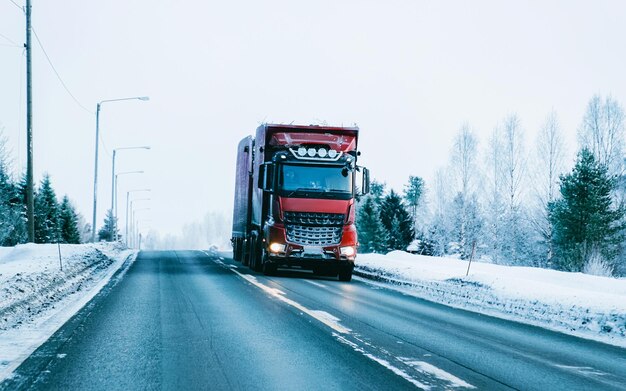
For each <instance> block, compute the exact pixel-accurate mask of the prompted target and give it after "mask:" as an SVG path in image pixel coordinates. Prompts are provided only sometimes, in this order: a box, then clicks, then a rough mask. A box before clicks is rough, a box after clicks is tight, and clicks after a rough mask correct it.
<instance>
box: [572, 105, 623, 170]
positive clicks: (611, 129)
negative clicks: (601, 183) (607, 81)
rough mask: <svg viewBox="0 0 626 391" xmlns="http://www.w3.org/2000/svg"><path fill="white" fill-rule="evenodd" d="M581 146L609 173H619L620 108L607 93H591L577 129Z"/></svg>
mask: <svg viewBox="0 0 626 391" xmlns="http://www.w3.org/2000/svg"><path fill="white" fill-rule="evenodd" d="M578 137H579V140H580V144H581V147H583V148H587V149H589V150H590V151H591V152H592V153H593V155H594V156H595V157H596V160H597V161H598V162H599V163H600V164H604V165H605V166H606V167H607V170H608V173H609V175H620V174H621V173H622V171H623V166H624V162H623V159H624V109H623V108H622V106H621V105H620V104H619V102H618V101H617V100H615V99H613V98H612V97H610V96H607V97H606V98H602V97H601V96H600V95H594V96H593V97H592V98H591V100H589V103H588V104H587V111H586V112H585V115H584V117H583V121H582V124H581V126H580V129H579V130H578Z"/></svg>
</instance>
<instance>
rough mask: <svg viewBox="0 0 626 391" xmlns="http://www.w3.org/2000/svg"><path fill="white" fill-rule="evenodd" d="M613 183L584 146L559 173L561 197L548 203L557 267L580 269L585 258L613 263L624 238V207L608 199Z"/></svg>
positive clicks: (612, 264)
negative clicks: (567, 170)
mask: <svg viewBox="0 0 626 391" xmlns="http://www.w3.org/2000/svg"><path fill="white" fill-rule="evenodd" d="M615 186H616V181H615V177H614V176H611V175H610V174H609V171H608V168H607V167H606V166H605V165H604V164H602V163H600V162H598V161H597V160H596V158H595V156H594V154H593V153H592V152H591V151H590V150H589V149H587V148H583V149H582V150H581V151H580V153H579V154H578V160H577V161H576V165H575V167H574V169H573V170H572V172H571V173H570V174H567V175H564V176H562V177H561V188H560V193H561V198H560V199H558V200H556V201H553V202H552V203H551V204H550V211H551V214H550V218H551V221H552V224H553V225H554V245H555V250H556V251H555V253H556V254H555V255H556V257H555V265H556V266H557V267H558V268H559V269H563V270H569V271H581V270H583V268H584V267H585V265H586V264H587V263H589V262H593V263H605V264H607V265H609V266H611V267H612V266H614V263H613V262H614V260H615V259H616V256H617V253H618V251H619V244H620V242H622V241H623V240H624V237H623V233H622V232H623V228H624V227H623V223H622V219H623V217H624V210H623V209H622V208H621V207H614V206H613V202H612V196H611V193H612V192H613V191H614V189H615ZM599 257H600V261H602V262H599V261H598V259H599Z"/></svg>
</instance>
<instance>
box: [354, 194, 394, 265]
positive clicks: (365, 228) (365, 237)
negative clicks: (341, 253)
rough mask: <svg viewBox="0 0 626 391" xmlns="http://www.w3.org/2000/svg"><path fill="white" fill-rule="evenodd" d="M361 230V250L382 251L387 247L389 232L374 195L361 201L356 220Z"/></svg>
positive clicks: (366, 251) (367, 251)
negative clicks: (382, 220)
mask: <svg viewBox="0 0 626 391" xmlns="http://www.w3.org/2000/svg"><path fill="white" fill-rule="evenodd" d="M356 224H357V230H358V232H359V244H360V248H359V251H360V252H363V253H369V252H375V253H381V252H384V251H385V250H386V249H387V240H388V237H389V234H388V233H387V231H386V230H385V227H383V224H382V222H381V221H380V213H379V210H378V206H377V205H376V201H375V200H374V197H372V196H371V195H367V196H365V197H364V199H363V200H362V202H361V206H360V207H359V214H358V216H357V220H356Z"/></svg>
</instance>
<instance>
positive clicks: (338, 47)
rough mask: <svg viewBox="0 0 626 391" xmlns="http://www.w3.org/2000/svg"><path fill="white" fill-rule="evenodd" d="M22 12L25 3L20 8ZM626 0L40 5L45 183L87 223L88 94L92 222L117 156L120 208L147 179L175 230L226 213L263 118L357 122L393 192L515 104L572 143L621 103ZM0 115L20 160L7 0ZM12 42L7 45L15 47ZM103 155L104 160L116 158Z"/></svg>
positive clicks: (40, 156)
mask: <svg viewBox="0 0 626 391" xmlns="http://www.w3.org/2000/svg"><path fill="white" fill-rule="evenodd" d="M15 2H16V3H17V4H19V5H23V4H24V0H15ZM625 15H626V2H624V1H569V0H568V1H534V2H528V1H524V2H516V4H513V2H503V1H471V2H470V1H458V2H457V1H454V2H451V1H429V2H426V1H417V0H406V1H364V0H354V1H348V0H346V1H339V0H333V1H321V0H316V1H309V2H301V1H247V2H246V1H220V2H213V1H193V2H190V1H181V0H176V1H174V0H168V1H162V0H150V1H148V0H125V1H121V0H108V1H99V2H91V1H84V0H82V1H79V0H64V1H51V0H47V1H40V0H34V1H33V26H34V29H35V31H36V33H37V34H38V36H39V38H40V39H41V41H42V43H43V45H44V48H45V49H46V51H47V53H48V55H49V56H50V58H51V60H52V62H53V63H54V65H55V67H56V69H57V71H58V72H59V74H60V75H61V78H62V79H63V80H64V82H65V84H66V85H67V87H68V88H69V90H70V91H71V92H72V94H74V96H75V97H76V98H77V99H78V100H79V101H80V103H81V104H82V105H84V106H86V107H87V109H89V110H90V111H92V113H89V112H87V111H85V110H84V109H82V108H81V107H79V105H78V104H77V103H75V102H74V100H73V99H72V98H71V97H70V96H69V95H68V93H67V92H66V91H65V90H64V89H63V87H62V86H61V84H60V83H59V81H58V80H57V78H56V76H55V75H54V73H53V71H52V69H51V67H50V66H49V65H48V63H47V62H46V60H45V57H44V55H43V52H42V50H41V49H40V48H39V47H38V46H37V45H36V44H35V48H34V52H33V58H34V59H33V71H34V76H33V91H34V103H33V109H34V143H35V144H34V145H35V175H36V179H37V180H39V179H40V178H41V175H42V173H43V172H44V171H47V172H48V173H50V175H51V176H52V181H53V185H54V187H55V188H56V189H57V191H58V193H60V194H65V193H67V194H68V195H69V196H70V197H71V198H72V199H73V200H74V202H75V204H76V206H77V207H78V209H79V210H80V212H81V213H82V214H83V215H85V217H86V218H87V220H88V221H89V222H91V213H92V191H93V163H94V162H93V156H94V134H95V116H94V114H93V112H95V107H96V103H97V102H98V101H101V100H104V99H113V98H123V97H129V96H138V95H149V96H150V101H149V102H141V101H128V102H115V103H105V104H104V105H103V107H102V112H101V132H102V141H103V144H102V145H103V147H104V148H103V149H101V151H103V150H104V152H103V153H102V154H101V160H100V179H101V180H100V182H99V189H100V192H99V211H98V225H100V224H101V223H102V218H103V216H104V211H105V209H107V208H108V207H109V205H110V202H111V195H110V192H111V184H110V183H111V158H110V151H111V149H112V148H114V147H123V146H135V145H150V146H151V147H152V150H150V151H120V152H119V154H118V159H117V163H118V171H131V170H145V171H146V174H144V175H138V176H130V175H129V176H126V177H120V201H121V202H120V209H123V206H124V205H125V192H126V191H127V190H129V189H134V188H143V187H150V188H151V189H152V190H153V191H152V195H151V198H152V201H150V202H149V203H146V205H149V206H150V208H151V210H150V211H146V212H145V213H143V215H144V216H145V218H146V219H149V220H151V221H150V222H146V223H145V225H148V224H149V225H150V227H151V228H153V229H157V230H159V231H160V232H161V233H176V232H179V230H180V228H181V226H182V225H183V224H184V223H185V222H189V221H192V220H194V219H198V218H200V217H202V216H203V215H204V214H205V213H206V212H207V211H209V210H213V211H225V212H227V213H228V214H230V213H231V210H232V194H233V189H232V188H233V184H234V177H233V174H234V163H235V150H236V145H237V142H238V140H239V139H241V138H242V137H244V136H245V135H248V134H251V133H252V132H253V131H254V130H255V128H256V127H257V126H258V124H259V123H261V122H286V123H290V122H292V121H294V122H295V123H302V124H309V123H320V122H321V121H326V122H327V123H329V124H336V125H341V124H343V125H352V124H354V123H356V124H357V125H358V126H359V127H360V128H361V139H360V147H361V151H362V153H363V155H362V160H361V163H362V164H364V165H367V166H368V167H369V168H370V169H371V171H372V174H373V176H374V177H376V178H377V179H379V180H382V181H386V182H387V183H388V184H389V185H390V186H391V187H393V188H395V189H397V190H401V189H402V185H403V184H404V183H405V182H406V180H407V178H408V176H409V175H419V176H423V177H424V178H426V179H427V181H428V180H430V179H431V178H432V177H433V173H434V171H435V170H436V169H437V168H438V167H440V166H443V165H444V164H446V162H447V160H448V151H449V149H450V146H451V143H452V139H453V137H454V134H455V133H456V131H457V130H458V129H459V127H460V126H461V124H462V123H464V122H468V123H469V124H470V125H471V126H472V127H473V128H474V129H475V130H476V132H477V133H478V136H479V138H480V141H481V142H482V143H483V144H484V142H485V140H487V137H488V134H489V133H490V132H491V131H492V129H493V127H494V126H495V125H496V124H497V122H498V121H499V120H501V119H502V118H503V117H504V116H506V115H508V114H511V113H517V114H518V115H519V117H520V118H521V120H522V125H523V127H524V129H525V131H526V140H527V142H528V144H529V148H530V145H532V141H533V139H534V135H535V133H536V131H537V129H538V128H539V126H540V125H541V123H542V121H543V119H544V118H545V116H546V115H547V114H548V112H549V111H550V110H552V109H554V110H556V111H557V112H558V115H559V117H560V120H561V124H562V125H563V128H564V130H565V132H566V134H567V139H568V142H569V143H570V148H571V149H572V150H573V149H575V142H576V129H577V127H578V125H579V123H580V121H581V118H582V115H583V113H584V110H585V106H586V104H587V102H588V100H589V98H590V97H591V96H592V95H593V94H595V93H600V94H603V95H607V94H611V95H612V96H613V97H614V98H616V99H617V100H618V101H620V102H621V103H622V105H624V104H625V103H626V51H625V50H624V37H626V23H624V16H625ZM0 34H1V35H2V36H4V37H2V36H0V123H1V124H2V126H4V133H5V136H6V137H8V138H9V144H10V147H11V149H12V150H13V154H14V156H15V158H16V160H17V163H16V166H17V168H19V167H24V165H25V164H24V163H23V162H24V160H25V142H24V140H25V104H24V101H25V89H24V85H25V83H24V77H25V71H24V68H25V57H24V56H23V50H22V49H21V48H18V47H12V46H11V45H12V42H14V43H17V44H22V43H23V42H24V15H23V13H22V12H21V10H20V9H19V8H18V7H16V6H15V5H14V4H13V3H12V2H11V1H10V0H0ZM6 38H8V39H6ZM106 151H108V153H107V152H106Z"/></svg>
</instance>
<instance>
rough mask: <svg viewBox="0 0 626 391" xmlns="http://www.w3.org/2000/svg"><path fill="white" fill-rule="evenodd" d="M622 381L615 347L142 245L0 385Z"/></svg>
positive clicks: (621, 353)
mask: <svg viewBox="0 0 626 391" xmlns="http://www.w3.org/2000/svg"><path fill="white" fill-rule="evenodd" d="M415 388H422V389H432V390H438V389H458V390H462V389H471V388H474V389H490V390H491V389H510V388H513V389H523V390H530V389H537V390H576V389H581V390H603V389H622V390H626V349H619V348H615V347H612V346H608V345H604V344H600V343H596V342H590V341H586V340H582V339H579V338H575V337H570V336H566V335H563V334H559V333H555V332H550V331H546V330H543V329H540V328H536V327H531V326H526V325H522V324H518V323H515V322H510V321H505V320H500V319H496V318H492V317H489V316H484V315H479V314H474V313H471V312H467V311H463V310H458V309H453V308H449V307H446V306H442V305H438V304H434V303H431V302H428V301H424V300H420V299H416V298H414V297H411V296H407V295H405V294H402V293H399V292H397V291H394V290H391V289H386V288H381V287H379V286H375V285H371V284H368V283H366V282H363V281H361V280H356V281H354V280H353V281H352V282H350V283H344V282H338V281H336V279H331V278H316V277H313V276H311V275H308V274H302V273H298V272H282V273H279V275H278V276H276V277H265V276H263V275H261V274H258V273H254V272H251V271H250V270H248V269H247V268H242V267H241V266H240V265H238V264H236V263H234V262H233V261H232V260H229V259H220V258H219V257H218V256H215V255H208V254H206V253H203V252H199V251H183V252H179V251H177V252H173V251H168V252H142V253H141V254H140V256H139V257H138V259H137V261H136V262H135V263H134V264H133V265H132V266H131V267H130V269H129V270H128V272H127V273H126V274H125V275H124V276H123V277H121V276H120V277H119V278H117V279H114V281H112V282H111V283H110V284H109V285H108V286H107V287H106V288H105V289H104V290H103V291H102V292H101V293H100V294H99V295H97V296H96V297H95V298H94V300H93V301H92V302H90V304H89V305H87V306H86V307H85V308H83V310H81V311H80V312H79V313H78V314H77V315H76V316H75V317H74V318H72V319H71V320H70V321H69V322H68V323H67V324H66V325H64V326H63V327H62V328H61V329H60V330H59V331H58V332H57V333H56V334H55V335H54V336H53V337H52V338H50V340H49V341H48V342H47V343H46V344H44V345H42V346H41V347H40V348H39V349H38V350H37V351H36V352H35V353H34V354H33V355H32V356H31V357H30V358H29V359H28V360H26V361H25V362H24V363H23V364H22V365H21V366H20V367H19V368H18V369H17V371H16V373H15V376H14V377H13V378H12V379H9V380H8V381H6V382H5V383H3V384H2V385H0V389H11V390H12V389H45V390H49V389H54V390H100V389H101V390H134V389H141V390H152V389H166V390H194V389H268V390H282V389H288V390H308V389H324V390H327V389H354V390H368V389H376V390H380V389H393V390H396V389H415Z"/></svg>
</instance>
